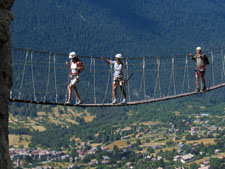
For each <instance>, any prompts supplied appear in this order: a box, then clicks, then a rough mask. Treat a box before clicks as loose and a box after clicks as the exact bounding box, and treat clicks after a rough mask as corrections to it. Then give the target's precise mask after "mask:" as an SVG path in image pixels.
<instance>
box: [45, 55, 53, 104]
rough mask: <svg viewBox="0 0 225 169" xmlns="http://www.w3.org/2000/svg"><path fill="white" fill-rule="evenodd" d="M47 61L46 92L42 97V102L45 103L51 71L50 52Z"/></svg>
mask: <svg viewBox="0 0 225 169" xmlns="http://www.w3.org/2000/svg"><path fill="white" fill-rule="evenodd" d="M48 59H49V61H48V81H47V86H46V92H45V96H44V102H45V101H46V98H47V94H48V86H49V79H50V71H51V52H50V53H49V58H48Z"/></svg>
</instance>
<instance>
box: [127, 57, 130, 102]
mask: <svg viewBox="0 0 225 169" xmlns="http://www.w3.org/2000/svg"><path fill="white" fill-rule="evenodd" d="M126 67H127V78H128V77H129V69H128V58H126ZM127 92H128V100H129V101H130V85H129V81H128V82H127Z"/></svg>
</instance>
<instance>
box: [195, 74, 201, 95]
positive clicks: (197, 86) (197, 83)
mask: <svg viewBox="0 0 225 169" xmlns="http://www.w3.org/2000/svg"><path fill="white" fill-rule="evenodd" d="M195 80H196V90H197V91H199V90H200V87H199V75H198V73H196V74H195Z"/></svg>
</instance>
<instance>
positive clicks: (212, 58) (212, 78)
mask: <svg viewBox="0 0 225 169" xmlns="http://www.w3.org/2000/svg"><path fill="white" fill-rule="evenodd" d="M211 61H212V64H211V83H212V86H214V55H213V52H212V51H211Z"/></svg>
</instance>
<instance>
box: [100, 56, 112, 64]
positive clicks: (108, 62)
mask: <svg viewBox="0 0 225 169" xmlns="http://www.w3.org/2000/svg"><path fill="white" fill-rule="evenodd" d="M101 59H102V60H104V61H105V62H106V63H107V64H110V61H109V60H108V59H106V58H104V57H101Z"/></svg>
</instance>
